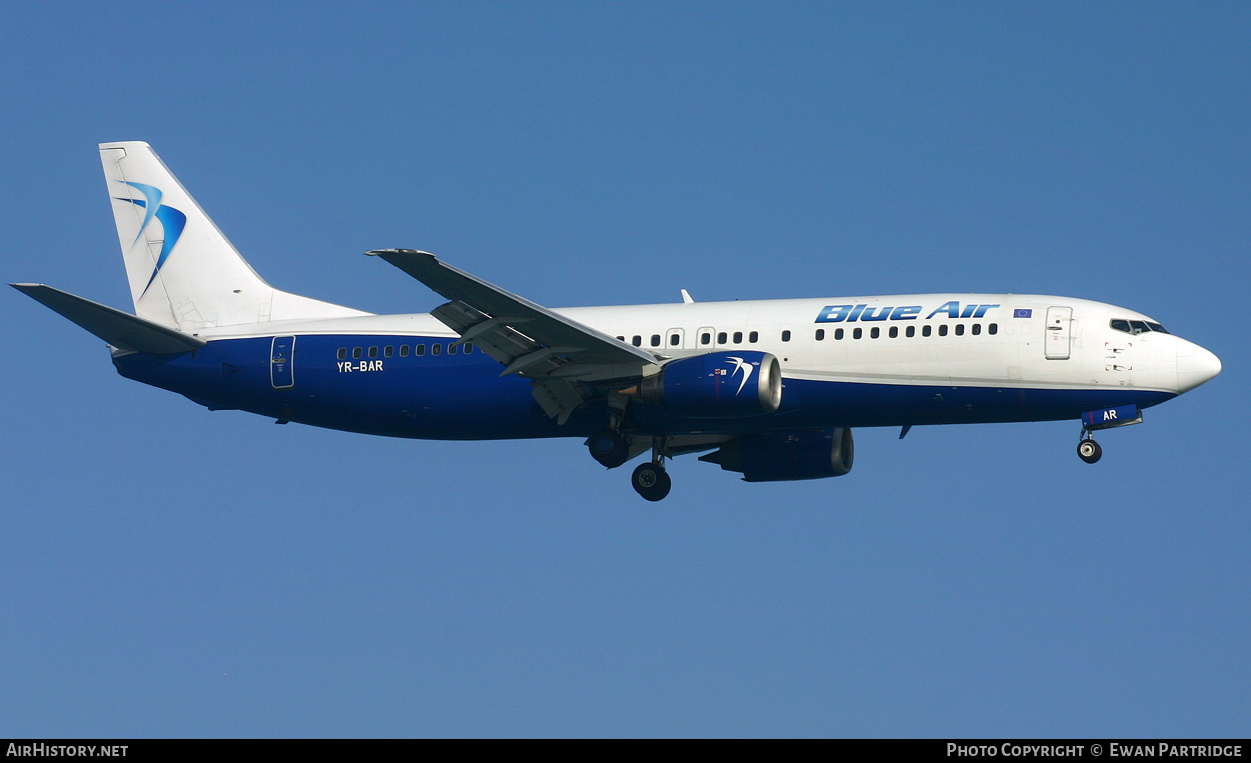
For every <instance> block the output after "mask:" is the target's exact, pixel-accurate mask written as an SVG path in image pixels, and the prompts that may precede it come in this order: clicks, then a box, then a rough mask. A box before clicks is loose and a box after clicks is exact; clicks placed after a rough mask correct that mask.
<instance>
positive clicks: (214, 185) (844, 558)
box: [0, 2, 1251, 737]
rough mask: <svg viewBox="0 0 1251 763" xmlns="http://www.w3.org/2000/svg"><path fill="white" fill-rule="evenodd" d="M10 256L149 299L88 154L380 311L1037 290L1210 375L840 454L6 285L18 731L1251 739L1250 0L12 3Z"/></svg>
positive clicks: (0, 415) (4, 695)
mask: <svg viewBox="0 0 1251 763" xmlns="http://www.w3.org/2000/svg"><path fill="white" fill-rule="evenodd" d="M0 46H2V48H3V50H4V61H3V64H2V65H0V95H2V96H3V102H4V104H5V107H4V110H3V114H4V115H3V118H2V119H0V124H2V125H3V127H2V128H0V135H3V136H4V138H5V143H6V146H5V150H4V151H2V152H0V177H3V180H4V183H3V186H2V187H3V191H0V193H3V202H4V203H2V204H0V230H3V231H4V238H5V245H4V247H3V254H0V264H2V265H3V267H2V268H0V270H2V271H3V272H2V273H0V275H2V276H3V279H4V281H6V282H7V281H36V282H43V283H48V284H51V285H54V286H57V287H59V288H62V289H66V290H68V291H71V292H74V293H77V294H81V295H83V296H86V297H88V298H91V299H94V300H97V301H101V302H104V303H107V304H110V305H113V306H115V307H119V308H123V309H126V310H130V309H131V307H132V306H131V304H130V299H129V292H128V289H127V286H126V279H125V274H124V272H123V269H122V263H121V256H120V253H119V251H118V247H117V238H116V234H115V232H114V230H113V223H112V216H111V211H110V206H109V203H108V201H107V195H106V192H105V187H104V181H103V178H102V175H101V169H100V162H99V159H98V156H97V152H96V144H97V143H99V142H102V141H115V140H145V141H148V142H149V143H151V144H152V145H153V147H154V148H155V149H156V151H157V152H158V153H159V154H160V155H161V157H162V158H163V159H164V160H165V162H166V163H167V164H168V165H169V166H170V167H171V168H172V169H173V171H174V172H175V173H176V174H177V175H178V177H179V178H180V180H181V181H182V182H183V184H184V185H186V186H187V187H188V189H189V190H190V191H191V193H192V194H193V195H195V196H196V198H197V200H198V201H199V202H200V204H201V206H203V207H204V208H205V209H206V210H207V211H208V213H209V214H210V215H211V216H212V217H213V218H214V220H215V221H216V222H217V224H218V225H219V226H220V227H221V228H222V229H223V230H224V231H225V233H226V235H227V236H229V237H230V238H231V239H232V241H233V242H234V243H235V245H236V246H237V247H238V248H239V249H240V250H241V251H242V252H243V253H244V255H245V256H246V257H247V258H248V259H249V261H250V262H251V264H252V265H253V266H254V267H255V268H256V269H257V271H258V272H260V273H261V275H262V276H264V277H265V278H266V279H267V280H268V281H269V282H270V283H272V284H274V285H276V286H278V287H280V288H283V289H287V290H290V291H294V292H297V293H302V294H307V295H309V296H313V297H317V298H321V299H326V300H330V301H334V302H338V303H340V304H345V305H350V306H353V307H358V308H361V309H366V310H370V311H374V312H413V311H426V310H430V309H432V308H434V307H435V306H437V305H438V304H440V303H441V301H442V300H441V299H440V298H439V297H438V296H437V295H435V294H434V293H432V292H430V291H429V290H427V289H426V288H424V287H423V286H421V285H420V284H418V283H417V282H415V281H413V280H412V279H410V278H408V277H406V276H405V275H404V274H403V273H401V272H400V271H398V270H396V269H395V268H392V267H389V266H387V265H386V264H385V263H383V262H380V261H377V260H374V259H371V258H366V257H363V256H361V253H362V252H364V251H366V250H368V249H374V248H382V247H412V248H420V249H426V250H428V251H432V252H435V253H436V254H438V255H439V256H441V257H442V258H444V259H446V260H447V261H448V262H451V263H453V264H455V265H457V266H458V267H461V268H464V269H467V270H469V271H470V272H473V273H476V274H478V275H480V276H482V277H484V278H486V279H488V280H490V281H492V282H495V283H498V284H500V285H501V286H504V287H505V288H508V289H510V290H513V291H515V292H517V293H520V294H522V295H525V296H527V297H529V298H530V299H533V300H535V301H537V302H539V303H540V304H545V305H549V306H553V307H559V306H570V305H594V304H616V303H639V302H673V301H678V300H679V299H680V295H679V291H678V290H679V289H681V288H686V289H689V290H690V292H691V294H692V295H693V296H694V297H695V298H696V299H697V300H722V299H765V298H781V297H792V296H793V297H801V296H802V297H822V296H837V295H854V294H874V293H907V292H933V291H948V290H949V291H956V292H972V291H984V292H1009V291H1011V292H1036V293H1050V294H1062V295H1071V296H1074V297H1082V298H1089V299H1095V300H1100V301H1104V302H1110V303H1113V304H1119V305H1123V306H1126V307H1129V308H1133V309H1136V310H1140V311H1142V312H1145V313H1147V314H1149V315H1151V316H1152V317H1154V318H1155V319H1157V320H1159V321H1161V322H1162V323H1164V325H1165V326H1167V327H1168V328H1169V329H1170V330H1171V331H1173V332H1174V333H1177V334H1180V335H1181V336H1183V337H1186V338H1187V339H1190V340H1192V341H1195V342H1197V343H1199V344H1201V345H1203V346H1205V347H1207V348H1209V349H1211V350H1212V351H1214V352H1215V353H1216V354H1217V355H1219V356H1220V357H1221V359H1222V361H1223V362H1224V372H1223V373H1222V374H1221V376H1219V377H1218V378H1217V379H1215V380H1214V381H1212V382H1210V383H1209V384H1207V385H1206V386H1204V387H1201V388H1199V389H1198V390H1195V391H1194V392H1192V393H1190V394H1188V395H1185V396H1183V397H1182V398H1180V399H1178V400H1175V401H1173V402H1171V403H1168V404H1166V405H1164V406H1161V407H1157V408H1153V409H1150V410H1148V411H1147V412H1146V423H1145V424H1144V425H1141V426H1136V427H1131V428H1127V429H1121V430H1115V431H1112V432H1107V433H1103V434H1102V435H1101V436H1100V437H1099V439H1100V442H1101V443H1102V444H1103V446H1104V456H1103V460H1102V461H1101V462H1100V463H1099V464H1097V465H1095V466H1088V465H1086V464H1083V463H1082V462H1081V461H1080V460H1078V458H1077V455H1076V453H1075V446H1076V444H1077V438H1078V432H1079V428H1080V427H1079V424H1078V422H1076V421H1073V422H1053V423H1040V424H1032V425H1030V424H1025V425H988V426H971V427H918V428H916V429H914V430H913V431H912V432H911V433H910V434H909V435H908V437H907V439H905V440H903V441H902V442H901V441H899V440H898V439H897V434H898V432H897V430H857V431H856V433H855V435H856V465H855V470H854V471H853V472H852V473H851V474H850V475H848V476H846V477H842V478H838V479H834V480H819V481H812V482H801V483H778V484H763V485H748V484H746V483H743V482H741V481H739V480H738V479H736V477H737V475H734V474H731V473H728V472H723V471H721V470H719V469H718V468H717V467H715V466H713V465H710V464H702V463H699V462H697V461H696V460H695V459H694V458H693V457H683V458H680V459H678V460H676V461H675V462H673V463H672V465H671V470H670V471H671V474H672V475H673V478H674V488H673V492H672V493H671V494H670V496H669V498H668V499H667V500H665V501H664V502H663V503H660V504H648V503H646V502H644V501H643V500H641V499H640V498H639V497H638V496H637V495H635V493H634V491H633V490H632V489H631V488H630V486H629V468H624V469H619V470H616V471H612V472H608V471H605V470H604V469H603V468H602V467H600V466H598V465H597V464H596V463H595V462H593V461H592V460H591V458H590V457H589V456H588V455H587V453H586V452H585V449H584V448H583V446H582V445H581V443H580V442H579V441H577V440H551V441H521V442H492V443H441V442H424V441H405V440H391V439H385V438H370V437H365V436H360V435H353V434H345V433H340V432H332V431H324V430H317V429H313V428H307V427H301V426H298V425H290V426H275V425H274V423H273V422H272V421H269V420H266V419H263V418H260V417H255V416H250V415H247V414H243V413H237V412H218V413H210V412H208V411H207V410H205V409H202V408H200V407H198V406H196V405H195V404H193V403H191V402H189V401H187V400H185V399H183V398H181V397H179V396H177V395H173V394H170V393H167V392H163V391H160V390H157V389H154V388H149V387H144V386H142V385H138V384H135V383H133V382H129V381H126V380H124V379H122V378H121V377H119V376H118V375H117V374H116V372H115V371H114V369H113V367H112V365H111V364H110V363H109V360H108V354H107V351H106V350H105V348H104V347H103V345H102V343H101V342H99V341H98V340H96V339H95V338H94V337H92V336H90V335H88V334H86V333H85V332H83V331H82V330H80V329H78V328H77V327H76V326H74V325H72V324H70V323H69V322H68V321H65V320H64V319H62V318H60V317H58V316H57V315H55V314H53V313H51V312H49V311H48V310H46V309H45V308H43V307H42V306H40V305H38V304H36V303H35V302H33V301H31V300H30V299H27V298H26V297H24V296H22V295H21V294H19V293H17V292H13V291H10V290H7V289H6V290H5V291H6V292H8V293H7V294H4V295H0V322H2V325H3V327H4V332H3V334H4V339H3V347H4V358H5V366H6V371H5V373H4V374H3V375H2V377H0V378H2V379H3V381H0V384H2V385H3V386H2V387H0V392H2V394H3V403H2V404H0V431H2V432H3V437H0V477H2V478H3V486H4V499H3V511H2V512H0V736H23V737H61V736H68V737H76V736H123V737H128V736H321V735H326V736H375V735H378V736H383V735H386V736H392V735H394V736H426V735H486V736H495V735H731V736H739V735H770V736H772V735H821V736H826V735H829V736H844V735H846V736H948V735H956V736H1054V735H1059V736H1070V735H1071V736H1131V737H1157V736H1245V735H1246V734H1247V731H1248V728H1251V697H1249V694H1248V688H1247V687H1248V686H1249V685H1251V660H1249V659H1248V648H1247V644H1248V633H1251V562H1249V561H1248V559H1249V554H1248V551H1249V549H1251V517H1249V512H1248V508H1249V507H1248V498H1247V495H1248V488H1249V485H1248V477H1247V465H1248V463H1249V462H1251V447H1249V446H1248V444H1247V413H1246V403H1247V393H1248V392H1249V391H1251V390H1249V388H1248V385H1247V382H1246V373H1247V362H1246V357H1247V355H1246V339H1245V336H1246V325H1247V318H1246V292H1247V285H1248V281H1249V276H1251V267H1249V266H1248V258H1249V255H1251V149H1249V148H1248V146H1249V145H1251V5H1249V4H1247V3H1223V2H1209V3H1172V4H1160V3H1137V2H1136V3H1093V4H1092V3H904V4H897V3H798V4H797V3H781V4H778V3H767V4H765V3H747V4H736V3H725V2H715V3H712V2H710V3H689V2H688V3H669V2H665V3H599V2H596V3H591V2H576V3H557V2H541V3H540V2H529V3H474V2H455V3H398V4H357V3H353V4H343V3H283V4H269V3H267V4H258V3H213V4H195V5H192V4H184V3H143V2H133V3H125V4H122V5H118V4H111V5H107V6H106V5H103V4H96V3H82V4H61V3H38V4H35V3H4V4H3V5H0Z"/></svg>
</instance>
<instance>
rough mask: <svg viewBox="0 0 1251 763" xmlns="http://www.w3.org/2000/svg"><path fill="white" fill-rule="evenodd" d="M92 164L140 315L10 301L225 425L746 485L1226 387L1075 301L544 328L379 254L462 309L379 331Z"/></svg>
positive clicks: (680, 309)
mask: <svg viewBox="0 0 1251 763" xmlns="http://www.w3.org/2000/svg"><path fill="white" fill-rule="evenodd" d="M100 159H101V161H102V163H103V165H104V175H105V179H106V183H107V187H108V197H109V203H110V204H111V205H112V209H113V215H114V219H115V221H116V223H117V234H118V241H119V242H120V244H121V249H122V256H123V259H124V261H125V265H126V274H127V276H128V278H129V281H130V291H131V296H132V298H133V300H134V308H135V314H134V315H131V314H129V313H126V312H122V311H119V310H115V309H113V308H110V307H106V306H104V305H101V304H98V303H96V302H92V301H90V300H87V299H84V298H82V297H77V296H74V295H72V294H68V293H66V292H63V291H60V290H57V289H54V288H51V287H49V286H44V285H41V284H13V286H14V287H15V288H17V289H18V290H20V291H22V292H23V293H25V294H27V295H29V296H30V297H32V298H34V299H36V300H38V301H39V302H41V303H43V304H44V305H46V306H47V307H49V308H51V309H52V310H55V311H56V312H58V313H60V314H61V315H63V316H65V317H66V318H68V319H69V320H71V321H73V322H75V323H77V324H78V325H79V326H81V327H83V328H85V329H86V330H87V331H89V332H91V333H92V334H94V335H96V336H97V337H99V338H100V339H102V340H104V341H105V342H107V343H108V345H109V349H110V352H111V354H112V359H113V364H114V366H116V368H117V370H118V372H119V373H120V374H121V375H122V376H124V377H126V378H128V379H134V380H136V381H140V382H143V383H145V384H150V385H152V386H155V387H160V388H162V389H167V390H170V391H173V392H177V393H180V394H182V395H185V396H186V397H188V398H190V399H191V400H192V401H194V402H196V403H198V404H200V405H203V406H205V407H207V408H209V409H211V410H227V409H237V410H243V411H249V412H251V413H256V414H260V415H262V416H268V417H270V418H272V419H275V420H276V421H277V422H278V423H282V424H285V423H287V422H290V421H294V422H298V423H301V424H310V425H313V426H319V427H328V428H331V429H342V430H347V431H351V432H364V433H368V434H377V435H387V436H391V437H412V438H422V439H435V440H440V439H441V440H487V439H513V438H532V437H577V438H579V439H580V440H582V441H583V442H584V445H585V446H586V448H587V449H588V450H589V451H590V455H591V457H592V458H594V459H595V460H596V461H598V462H599V463H600V464H603V465H604V466H606V467H608V468H610V469H611V468H615V467H619V466H621V465H623V464H625V463H627V462H628V461H630V460H632V459H634V458H636V457H638V456H642V455H643V454H649V457H648V458H647V459H646V460H644V461H643V462H642V463H641V464H640V465H639V466H638V467H637V468H636V469H634V472H633V477H632V482H633V486H634V489H635V490H636V491H638V493H639V494H640V495H642V496H643V497H644V498H646V499H647V500H650V501H659V500H661V499H662V498H664V497H665V496H666V495H667V494H668V492H669V488H670V478H669V475H668V472H667V470H666V461H667V460H668V459H671V458H673V457H675V456H678V455H682V454H686V453H698V452H703V453H704V455H702V456H700V458H699V460H700V461H705V462H710V463H713V464H717V465H719V466H720V467H721V468H722V469H725V470H727V471H732V472H738V473H741V474H742V475H743V479H744V480H746V481H748V482H770V481H780V480H802V479H816V478H821V477H837V476H840V475H844V474H847V473H848V472H849V471H850V470H851V467H852V456H853V446H852V429H853V428H855V427H899V428H900V437H903V436H904V435H905V434H907V432H908V430H909V429H910V428H911V427H913V426H917V425H923V424H983V423H990V422H1015V421H1054V420H1064V419H1071V420H1080V422H1081V431H1080V435H1079V438H1078V448H1077V450H1078V455H1079V456H1080V457H1081V458H1082V460H1084V461H1086V462H1088V463H1094V462H1095V461H1098V460H1099V457H1100V455H1101V449H1100V447H1099V445H1098V444H1097V443H1096V442H1095V441H1094V440H1093V439H1092V437H1091V433H1092V432H1093V431H1096V430H1100V429H1104V428H1108V427H1116V426H1125V425H1127V424H1136V423H1138V422H1141V421H1142V410H1143V409H1145V408H1149V407H1151V406H1153V405H1158V404H1159V403H1163V402H1165V401H1167V400H1171V399H1172V398H1174V397H1176V396H1177V395H1180V394H1182V393H1183V392H1187V391H1189V390H1191V389H1194V388H1195V387H1197V386H1199V385H1200V384H1203V383H1204V382H1206V381H1208V380H1209V379H1211V378H1212V377H1214V376H1216V375H1217V374H1218V373H1219V372H1220V370H1221V363H1220V361H1219V360H1218V359H1217V357H1216V356H1215V355H1213V354H1212V353H1210V352H1208V351H1207V350H1205V349H1203V348H1202V347H1199V346H1198V345H1195V344H1192V343H1191V342H1188V341H1186V340H1184V339H1181V338H1180V337H1177V336H1174V335H1172V334H1170V333H1169V332H1168V331H1166V330H1165V329H1164V327H1163V326H1162V325H1161V324H1160V323H1159V322H1157V321H1155V320H1153V319H1151V318H1149V317H1147V316H1146V315H1143V314H1141V313H1137V312H1134V311H1133V310H1126V309H1124V308H1120V307H1114V306H1112V305H1107V304H1102V303H1099V302H1091V301H1088V300H1084V299H1073V298H1069V297H1054V296H1042V295H1024V294H908V295H891V296H869V297H832V298H827V299H787V300H765V301H741V302H740V301H736V302H702V303H700V302H694V301H693V300H691V299H690V297H689V296H688V295H687V294H686V292H685V291H683V292H682V297H683V301H682V302H676V301H675V302H674V303H673V304H662V305H628V306H618V307H580V308H568V309H558V310H557V309H550V308H546V307H543V306H541V305H538V304H535V303H534V302H531V301H530V300H527V299H525V298H524V297H520V296H518V295H516V294H513V293H510V292H508V291H506V290H504V289H501V288H499V287H498V286H493V285H492V284H490V283H487V282H486V281H484V280H482V279H480V278H478V277H476V276H473V275H471V274H469V273H466V272H464V271H463V270H460V269H458V268H455V267H453V266H451V265H449V264H447V263H445V262H443V261H441V260H439V259H437V258H436V257H434V256H433V255H431V254H428V253H426V252H421V251H415V250H411V249H381V250H377V251H372V252H369V253H368V254H370V255H373V256H376V257H378V258H379V259H381V260H384V261H386V262H388V263H390V264H391V265H394V266H395V267H397V268H399V269H400V270H401V271H403V272H404V273H406V274H408V275H409V276H411V277H413V278H415V279H417V280H418V281H420V282H421V283H423V284H425V285H426V286H428V287H429V288H430V289H432V290H434V291H435V292H437V293H438V294H440V295H441V296H442V297H443V298H444V299H446V300H447V301H446V302H445V303H443V304H441V305H439V306H438V307H436V308H435V309H434V310H432V311H431V312H429V313H420V314H411V315H374V314H371V313H367V312H363V311H360V310H354V309H351V308H347V307H341V306H339V305H334V304H330V303H327V302H321V301H318V300H315V299H310V298H307V297H301V296H298V295H295V294H290V293H288V292H284V291H280V290H278V289H275V288H273V287H272V286H270V285H269V284H268V283H266V282H265V281H264V280H262V279H261V277H260V276H258V275H257V274H256V272H255V271H254V270H252V268H251V267H250V266H249V265H248V264H247V262H245V261H244V259H243V258H242V257H241V256H240V255H239V253H238V251H236V250H235V248H234V247H233V246H232V245H231V244H230V242H229V241H228V240H227V239H226V237H225V236H224V235H223V234H222V232H221V231H220V230H218V229H217V227H216V226H215V225H214V224H213V222H212V221H211V220H210V219H209V218H208V216H207V215H205V213H204V211H203V210H201V209H200V207H199V205H197V204H196V202H195V200H194V199H192V197H191V195H190V194H188V193H187V191H186V190H185V189H184V188H183V187H182V186H181V185H180V184H179V182H178V181H177V180H176V179H175V178H174V176H173V174H172V173H171V172H170V171H169V170H168V169H167V168H166V167H165V165H164V164H163V163H162V162H161V160H160V159H159V158H158V157H157V155H156V154H155V153H154V152H153V151H152V149H151V148H150V147H149V146H148V145H147V144H146V143H140V142H126V143H104V144H101V145H100Z"/></svg>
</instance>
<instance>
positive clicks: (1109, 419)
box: [1077, 405, 1142, 464]
mask: <svg viewBox="0 0 1251 763" xmlns="http://www.w3.org/2000/svg"><path fill="white" fill-rule="evenodd" d="M1141 423H1142V411H1140V410H1138V406H1136V405H1123V406H1120V407H1118V408H1104V409H1102V410H1098V411H1090V412H1088V413H1083V414H1082V436H1081V440H1080V441H1079V442H1078V443H1077V457H1078V458H1080V459H1081V460H1083V461H1085V462H1086V463H1088V464H1093V463H1094V462H1096V461H1098V460H1099V458H1100V457H1101V456H1102V455H1103V448H1101V447H1099V443H1097V442H1095V441H1094V440H1093V439H1092V438H1091V436H1090V434H1091V432H1095V431H1097V430H1100V429H1114V428H1116V427H1125V426H1129V425H1130V424H1141Z"/></svg>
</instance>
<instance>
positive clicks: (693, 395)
mask: <svg viewBox="0 0 1251 763" xmlns="http://www.w3.org/2000/svg"><path fill="white" fill-rule="evenodd" d="M630 392H634V393H637V396H638V397H639V398H641V399H642V400H643V402H644V403H647V404H648V405H655V406H658V407H661V408H664V409H665V410H666V411H668V412H669V413H672V414H674V415H676V416H689V417H693V418H734V417H744V416H761V415H764V414H766V413H773V412H774V411H776V410H777V409H778V407H779V406H780V405H781V404H782V370H781V366H780V365H779V364H778V359H777V358H776V357H775V356H774V355H773V354H772V353H769V352H759V351H755V350H747V351H743V352H710V353H707V354H705V355H696V356H695V357H691V358H681V359H679V360H672V361H670V362H668V363H666V364H665V365H664V366H663V367H662V368H661V369H660V371H659V372H658V373H656V374H653V375H652V376H648V377H645V378H644V379H643V383H642V384H640V385H639V386H638V387H636V388H634V389H633V390H628V391H627V393H630Z"/></svg>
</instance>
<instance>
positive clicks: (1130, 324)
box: [1108, 318, 1168, 335]
mask: <svg viewBox="0 0 1251 763" xmlns="http://www.w3.org/2000/svg"><path fill="white" fill-rule="evenodd" d="M1108 325H1109V326H1111V327H1112V328H1113V329H1115V330H1117V331H1124V332H1125V333H1126V334H1135V335H1137V334H1145V333H1147V332H1148V331H1155V332H1158V333H1160V334H1167V333H1168V331H1167V330H1166V329H1165V328H1164V327H1163V326H1161V325H1160V324H1158V323H1155V322H1153V321H1129V320H1125V319H1124V318H1113V319H1112V320H1111V321H1110V322H1109V324H1108Z"/></svg>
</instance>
